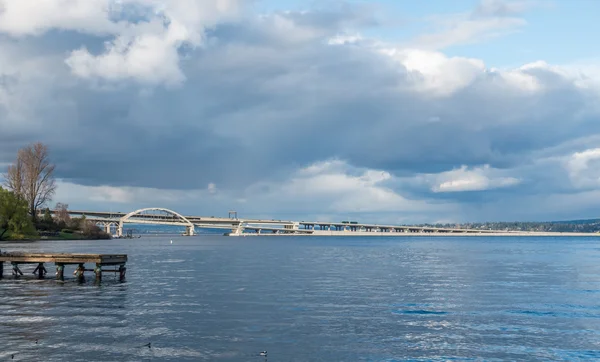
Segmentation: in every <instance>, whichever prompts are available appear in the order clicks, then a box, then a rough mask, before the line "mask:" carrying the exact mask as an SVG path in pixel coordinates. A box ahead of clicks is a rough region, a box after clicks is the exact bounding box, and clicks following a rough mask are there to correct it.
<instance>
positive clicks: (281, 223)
mask: <svg viewBox="0 0 600 362" xmlns="http://www.w3.org/2000/svg"><path fill="white" fill-rule="evenodd" d="M51 212H53V211H51ZM68 212H69V214H70V215H71V216H72V217H77V216H85V217H86V219H88V220H91V221H94V222H96V223H98V224H102V225H104V227H105V228H106V230H107V232H110V228H111V226H115V227H116V229H117V236H122V232H123V224H124V223H132V224H154V225H177V226H184V227H185V228H186V232H185V234H186V235H195V228H196V227H197V228H211V229H223V230H225V231H226V232H225V235H229V236H239V235H248V234H250V235H252V234H264V235H315V236H317V235H320V236H326V235H331V236H353V235H354V236H358V235H362V236H393V235H395V236H402V235H414V236H422V235H504V236H600V234H596V233H548V232H545V233H540V232H518V231H509V230H484V229H459V228H441V227H440V228H438V227H431V226H411V225H389V224H373V223H358V222H353V221H352V222H350V221H344V222H329V221H292V220H274V219H271V220H268V219H246V218H237V217H234V218H225V217H214V216H210V217H209V216H197V215H194V216H184V215H181V214H178V213H177V212H175V211H172V210H168V209H164V208H147V209H140V210H136V211H133V212H130V213H124V212H111V211H109V212H102V211H88V210H69V211H68ZM53 213H55V212H53Z"/></svg>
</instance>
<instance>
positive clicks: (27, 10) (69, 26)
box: [0, 0, 119, 36]
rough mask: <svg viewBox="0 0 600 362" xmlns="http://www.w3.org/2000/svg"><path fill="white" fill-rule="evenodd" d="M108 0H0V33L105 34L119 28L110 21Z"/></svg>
mask: <svg viewBox="0 0 600 362" xmlns="http://www.w3.org/2000/svg"><path fill="white" fill-rule="evenodd" d="M112 4H113V1H112V0H92V1H90V0H18V1H14V0H0V32H5V33H8V34H10V35H13V36H25V35H40V34H42V33H44V32H45V31H47V30H50V29H55V28H57V29H65V30H77V31H83V32H86V33H96V34H106V33H113V32H115V31H117V29H118V28H119V25H118V24H117V23H115V22H113V21H111V20H110V15H111V5H112Z"/></svg>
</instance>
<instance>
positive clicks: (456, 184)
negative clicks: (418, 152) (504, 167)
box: [426, 165, 521, 192]
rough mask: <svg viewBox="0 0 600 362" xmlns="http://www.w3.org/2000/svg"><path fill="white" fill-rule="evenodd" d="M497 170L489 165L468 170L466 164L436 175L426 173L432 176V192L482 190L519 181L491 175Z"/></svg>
mask: <svg viewBox="0 0 600 362" xmlns="http://www.w3.org/2000/svg"><path fill="white" fill-rule="evenodd" d="M494 173H498V170H494V169H492V168H490V166H489V165H484V166H483V167H476V168H473V169H472V170H469V169H468V167H467V166H462V167H461V168H459V169H454V170H452V171H446V172H441V173H439V174H437V175H427V176H426V177H432V178H433V180H434V181H433V186H432V188H431V190H432V191H433V192H462V191H484V190H490V189H495V188H502V187H510V186H515V185H517V184H519V183H520V182H521V180H519V179H518V178H515V177H500V176H493V174H494Z"/></svg>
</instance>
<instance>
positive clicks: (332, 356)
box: [0, 236, 600, 362]
mask: <svg viewBox="0 0 600 362" xmlns="http://www.w3.org/2000/svg"><path fill="white" fill-rule="evenodd" d="M170 239H172V240H173V244H171V243H170V242H169V240H170ZM0 248H1V249H2V250H3V251H9V250H19V249H24V250H27V251H55V252H86V253H127V254H128V255H129V262H128V270H127V279H126V282H124V283H119V282H118V281H117V280H116V279H115V278H114V276H113V275H108V274H106V275H105V276H104V280H103V282H102V284H101V285H99V286H98V285H95V284H94V281H93V274H92V273H90V274H89V278H88V279H89V280H88V281H87V282H86V283H85V284H83V285H79V284H78V283H76V282H75V280H74V279H73V278H72V272H73V267H71V268H69V269H68V270H67V271H66V273H65V275H66V276H69V278H71V279H69V280H67V282H66V283H64V284H60V283H57V282H56V281H54V280H43V281H38V280H36V279H34V278H33V275H31V271H32V270H33V267H34V266H32V267H31V268H27V269H24V270H23V271H24V272H25V273H26V277H21V278H20V279H18V280H15V279H14V278H13V277H11V276H10V270H9V276H8V277H6V278H5V279H3V280H1V281H0V360H7V359H10V358H11V355H12V354H14V360H28V361H31V360H34V361H35V360H44V361H60V360H68V361H140V360H156V361H158V360H172V361H198V360H207V361H254V360H256V361H264V360H265V358H264V357H259V356H257V353H258V352H259V351H262V350H267V351H268V361H271V362H273V361H403V360H448V359H455V360H475V359H482V360H488V361H490V360H524V359H528V360H533V359H535V360H570V361H572V360H578V359H580V360H581V359H598V358H600V244H599V243H598V241H596V238H551V237H544V238H533V237H512V238H510V237H431V238H427V237H397V238H391V237H390V238H376V237H364V238H361V237H352V238H342V237H245V238H232V237H230V238H228V237H221V236H197V237H167V238H165V237H144V238H141V239H132V240H108V241H78V242H73V241H61V242H39V243H34V244H26V245H15V244H3V245H0ZM46 267H47V269H48V270H49V276H51V274H53V272H54V270H53V269H54V268H53V266H52V265H47V266H46ZM5 269H9V266H8V265H6V266H5ZM27 271H29V273H27ZM28 274H29V275H28ZM30 275H31V276H30ZM36 340H37V343H36ZM147 343H151V348H148V347H144V345H145V344H147Z"/></svg>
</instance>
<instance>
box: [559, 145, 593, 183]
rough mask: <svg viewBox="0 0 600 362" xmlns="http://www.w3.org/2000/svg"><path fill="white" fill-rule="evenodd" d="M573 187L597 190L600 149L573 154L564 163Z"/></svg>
mask: <svg viewBox="0 0 600 362" xmlns="http://www.w3.org/2000/svg"><path fill="white" fill-rule="evenodd" d="M564 166H565V168H566V170H567V172H568V174H569V178H570V179H571V182H572V183H573V186H575V187H577V188H597V187H599V186H600V148H593V149H588V150H585V151H582V152H575V153H573V154H572V155H571V156H570V157H569V158H568V159H567V160H566V162H565V163H564Z"/></svg>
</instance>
